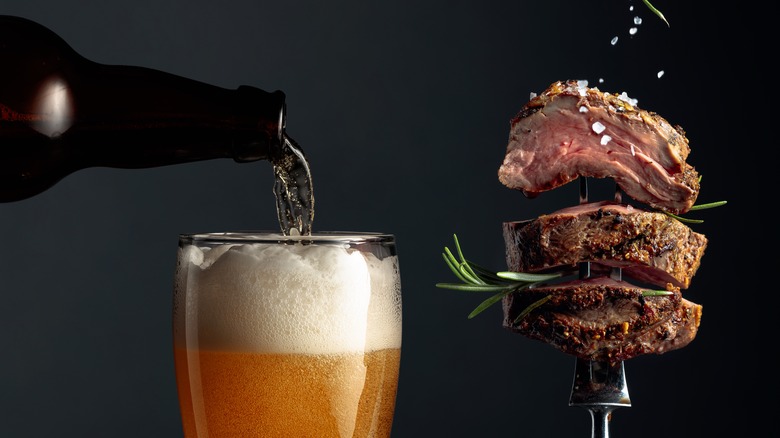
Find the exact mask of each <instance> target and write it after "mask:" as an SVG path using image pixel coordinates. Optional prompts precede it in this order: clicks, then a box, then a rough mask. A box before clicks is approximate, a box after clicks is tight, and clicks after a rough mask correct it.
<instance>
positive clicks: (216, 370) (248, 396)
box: [176, 349, 400, 437]
mask: <svg viewBox="0 0 780 438" xmlns="http://www.w3.org/2000/svg"><path fill="white" fill-rule="evenodd" d="M188 355H189V356H190V358H189V359H188V358H187V356H188ZM196 361H197V363H198V365H199V370H198V371H199V372H198V375H197V376H196V377H195V378H194V379H193V378H192V377H191V376H190V373H189V371H190V370H189V369H188V364H189V363H195V362H196ZM399 364H400V350H398V349H391V350H380V351H373V352H370V353H366V354H363V355H361V354H333V355H305V354H253V353H236V352H219V351H187V350H185V349H176V372H177V375H178V376H180V377H179V382H178V384H179V387H180V388H181V389H180V394H181V405H182V421H183V425H184V435H185V436H186V437H195V436H198V433H197V431H198V429H199V428H203V429H205V430H208V433H209V436H215V437H244V436H260V435H261V436H265V437H328V436H333V437H339V436H343V437H352V436H356V437H370V436H378V437H387V436H390V429H391V427H392V422H393V410H394V408H395V395H396V388H397V382H398V370H399ZM193 394H197V395H199V396H200V400H193V398H192V397H193ZM258 431H262V433H259V432H258Z"/></svg>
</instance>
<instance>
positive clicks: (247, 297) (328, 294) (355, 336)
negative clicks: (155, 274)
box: [174, 243, 401, 354]
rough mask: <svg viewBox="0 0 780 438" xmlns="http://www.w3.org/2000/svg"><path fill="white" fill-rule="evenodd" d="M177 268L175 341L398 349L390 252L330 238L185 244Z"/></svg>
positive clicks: (296, 348) (292, 349)
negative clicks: (351, 245)
mask: <svg viewBox="0 0 780 438" xmlns="http://www.w3.org/2000/svg"><path fill="white" fill-rule="evenodd" d="M177 266H178V267H177V276H176V279H177V280H176V294H175V300H174V301H175V302H174V306H175V307H174V327H175V336H176V342H177V343H178V344H180V343H181V342H182V341H184V340H185V339H186V345H187V346H188V347H190V348H194V347H195V346H196V345H197V348H201V349H214V350H236V351H253V352H265V353H308V354H329V353H349V352H362V351H372V350H377V349H383V348H399V347H400V346H401V294H400V277H399V271H398V259H397V257H396V256H389V257H385V258H383V259H382V260H380V259H379V258H377V257H376V256H374V255H373V254H371V253H364V252H361V251H358V250H355V249H352V248H349V247H348V246H346V245H333V244H325V245H321V244H300V243H297V244H277V243H244V244H221V245H217V246H211V247H198V246H194V245H186V246H183V247H182V248H180V249H179V260H178V265H177ZM185 328H186V329H185Z"/></svg>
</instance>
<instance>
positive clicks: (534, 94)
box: [528, 91, 536, 100]
mask: <svg viewBox="0 0 780 438" xmlns="http://www.w3.org/2000/svg"><path fill="white" fill-rule="evenodd" d="M534 97H536V93H534V92H533V91H532V92H531V96H530V97H529V98H528V99H529V100H530V99H533V98H534Z"/></svg>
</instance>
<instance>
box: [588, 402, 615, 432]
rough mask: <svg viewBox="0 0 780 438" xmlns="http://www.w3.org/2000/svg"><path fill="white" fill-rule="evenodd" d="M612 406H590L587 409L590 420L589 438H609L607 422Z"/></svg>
mask: <svg viewBox="0 0 780 438" xmlns="http://www.w3.org/2000/svg"><path fill="white" fill-rule="evenodd" d="M614 409H615V408H614V407H613V406H591V407H589V408H588V412H590V418H591V420H592V426H591V429H590V430H591V432H590V436H591V438H609V420H610V417H611V416H612V411H613V410H614Z"/></svg>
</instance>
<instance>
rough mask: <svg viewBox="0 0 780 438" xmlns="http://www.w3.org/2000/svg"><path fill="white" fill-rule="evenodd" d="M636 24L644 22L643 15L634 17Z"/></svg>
mask: <svg viewBox="0 0 780 438" xmlns="http://www.w3.org/2000/svg"><path fill="white" fill-rule="evenodd" d="M634 24H636V25H637V26H639V25H640V24H642V17H634Z"/></svg>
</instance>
